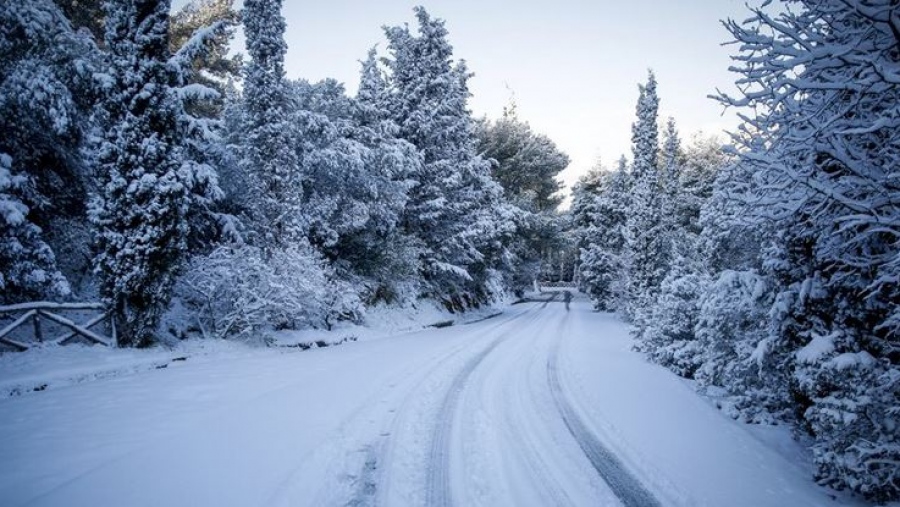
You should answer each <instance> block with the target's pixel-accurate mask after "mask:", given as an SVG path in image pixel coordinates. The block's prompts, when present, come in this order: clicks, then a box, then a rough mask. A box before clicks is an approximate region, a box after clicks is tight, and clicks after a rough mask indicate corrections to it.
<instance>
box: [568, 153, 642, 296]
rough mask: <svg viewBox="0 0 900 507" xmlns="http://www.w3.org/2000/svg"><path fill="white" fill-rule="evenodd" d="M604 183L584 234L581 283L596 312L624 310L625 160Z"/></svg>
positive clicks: (626, 214)
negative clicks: (622, 306) (622, 307)
mask: <svg viewBox="0 0 900 507" xmlns="http://www.w3.org/2000/svg"><path fill="white" fill-rule="evenodd" d="M602 181H603V183H602V185H601V186H600V188H598V189H597V191H596V192H597V195H596V196H595V198H594V201H593V205H592V207H591V209H590V211H589V214H590V219H589V220H588V222H587V225H586V227H585V228H584V229H583V232H582V233H581V235H582V237H583V241H584V243H583V246H582V247H581V250H580V258H581V280H582V285H583V290H584V291H585V292H587V293H588V294H589V295H590V296H591V300H592V301H593V302H594V307H595V308H597V309H598V310H616V309H619V308H621V305H622V299H623V296H624V294H623V292H624V289H625V287H624V284H623V283H624V280H623V274H624V273H623V262H624V259H623V258H622V256H623V253H624V252H623V250H624V247H625V226H626V224H627V218H628V203H629V202H630V199H629V193H630V190H631V189H630V180H629V174H628V165H627V161H626V160H625V157H622V158H621V159H620V160H619V163H618V167H617V168H616V170H615V171H613V172H611V173H605V174H604V176H603V180H602Z"/></svg>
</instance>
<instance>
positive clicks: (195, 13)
mask: <svg viewBox="0 0 900 507" xmlns="http://www.w3.org/2000/svg"><path fill="white" fill-rule="evenodd" d="M169 22H170V29H169V50H170V51H171V52H172V53H173V54H175V53H178V52H181V51H184V50H185V49H186V48H188V47H189V46H190V45H191V44H192V43H195V41H196V39H198V38H202V39H204V41H203V44H198V45H197V46H198V49H200V50H199V51H192V52H191V54H189V55H186V58H187V59H188V60H189V61H187V62H185V63H184V65H183V66H184V68H185V74H186V75H185V76H184V81H185V84H200V85H202V86H204V87H206V88H209V89H212V90H215V91H216V92H217V94H216V96H215V97H205V98H204V100H193V101H191V102H189V103H188V104H187V109H188V111H189V112H190V113H192V114H193V115H195V116H201V117H212V118H218V117H220V116H221V114H222V108H223V107H224V97H225V93H226V88H227V86H228V84H229V83H230V82H232V81H236V80H239V79H240V72H241V64H242V57H241V55H239V54H238V55H234V54H230V51H231V42H232V41H233V40H234V35H235V32H236V30H237V27H238V24H239V23H240V14H239V13H238V11H236V10H235V9H234V0H191V1H190V2H188V3H187V4H185V5H184V6H183V7H182V8H181V9H180V10H179V11H178V12H176V13H174V14H172V16H171V18H170V21H169Z"/></svg>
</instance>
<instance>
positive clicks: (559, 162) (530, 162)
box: [477, 105, 569, 212]
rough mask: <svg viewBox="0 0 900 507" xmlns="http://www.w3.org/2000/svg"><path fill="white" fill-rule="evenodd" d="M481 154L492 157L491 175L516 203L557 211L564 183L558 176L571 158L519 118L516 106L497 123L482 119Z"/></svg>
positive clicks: (526, 206)
mask: <svg viewBox="0 0 900 507" xmlns="http://www.w3.org/2000/svg"><path fill="white" fill-rule="evenodd" d="M477 137H478V145H477V150H478V153H479V154H480V155H481V156H482V157H484V158H485V159H489V160H493V161H494V162H496V163H495V164H494V167H493V170H492V175H493V177H494V179H495V180H496V181H497V182H498V183H500V185H501V186H502V187H503V190H504V193H505V195H506V197H507V199H509V200H510V201H512V202H513V203H514V204H516V205H517V206H519V207H521V208H523V209H527V210H530V211H537V212H545V211H550V212H552V211H555V210H556V208H557V207H558V206H559V205H560V203H562V197H561V196H560V195H559V191H560V190H561V189H562V184H561V183H560V182H559V181H558V180H557V179H556V178H557V176H558V175H559V173H561V172H562V171H563V170H565V168H566V167H568V165H569V157H568V156H567V155H566V154H565V153H563V152H562V151H560V150H559V148H558V147H557V146H556V144H555V143H554V142H553V141H552V140H551V139H550V138H548V137H547V136H545V135H543V134H539V133H537V132H535V131H534V130H532V128H531V126H530V125H529V124H528V123H527V122H524V121H522V120H520V119H519V118H518V116H517V113H516V108H515V105H512V106H510V107H507V108H505V109H504V112H503V116H502V117H501V118H500V119H498V120H497V121H494V122H489V121H487V120H483V121H480V122H479V124H478V128H477Z"/></svg>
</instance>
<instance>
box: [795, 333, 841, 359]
mask: <svg viewBox="0 0 900 507" xmlns="http://www.w3.org/2000/svg"><path fill="white" fill-rule="evenodd" d="M834 339H835V336H833V335H828V336H818V335H817V336H814V337H813V339H812V340H810V342H809V343H807V344H806V346H805V347H803V348H802V349H800V350H798V351H797V361H798V362H799V363H806V364H812V363H816V362H818V361H820V360H821V359H822V358H823V357H825V356H827V355H829V354H831V353H833V352H834Z"/></svg>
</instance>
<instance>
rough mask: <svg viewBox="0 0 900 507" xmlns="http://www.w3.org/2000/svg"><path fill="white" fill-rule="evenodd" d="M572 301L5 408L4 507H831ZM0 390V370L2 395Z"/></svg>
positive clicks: (223, 362)
mask: <svg viewBox="0 0 900 507" xmlns="http://www.w3.org/2000/svg"><path fill="white" fill-rule="evenodd" d="M630 347H631V341H630V339H629V337H628V330H627V328H626V326H625V325H624V324H622V323H621V322H620V321H618V320H617V319H616V318H615V317H614V316H611V315H607V314H599V313H594V312H592V311H591V310H590V305H589V303H587V302H586V301H583V300H577V299H576V301H574V302H573V303H572V305H571V310H567V309H566V307H565V306H564V305H563V304H562V303H561V302H554V303H550V304H541V303H527V304H522V305H516V306H513V307H511V308H509V309H507V310H506V311H505V312H504V313H503V314H502V315H500V316H498V317H496V318H493V319H489V320H485V321H482V322H478V323H474V324H469V325H464V326H455V327H449V328H444V329H431V330H427V331H420V332H414V333H409V334H405V335H402V336H395V337H390V338H385V339H379V340H371V341H364V342H358V343H350V344H346V345H343V346H340V347H335V348H328V349H313V350H309V351H305V352H299V351H295V350H290V351H287V352H286V351H283V350H281V351H274V350H255V351H248V352H247V353H245V354H242V355H240V356H233V357H230V358H228V359H222V358H216V359H209V360H197V361H185V362H179V363H177V364H175V363H173V364H172V366H171V367H169V368H165V369H160V370H151V371H145V372H142V373H134V374H130V375H126V376H120V377H116V378H107V379H99V380H95V381H92V382H87V383H83V384H79V385H73V386H70V387H63V388H57V389H51V390H48V391H46V392H40V393H33V394H29V395H26V396H21V397H11V398H7V399H3V400H0V505H3V506H9V507H13V506H25V505H35V506H38V505H48V506H65V507H77V506H90V507H102V506H116V507H120V506H169V507H174V506H216V507H224V506H241V507H245V506H292V507H293V506H305V505H308V506H322V505H334V506H345V505H384V506H416V505H428V506H449V505H459V506H470V505H471V506H474V505H484V506H501V505H509V506H529V505H534V506H551V505H560V506H565V505H586V506H605V505H609V506H617V505H625V506H654V505H677V506H694V505H709V506H719V505H728V506H753V507H763V506H784V505H790V506H794V507H802V506H818V505H835V504H836V502H835V501H834V500H833V499H832V498H831V497H830V496H829V495H828V494H827V492H826V491H825V490H822V489H820V488H818V487H817V486H815V485H814V484H813V483H812V481H811V480H810V477H809V475H808V471H807V470H806V468H804V467H803V466H802V465H800V464H797V463H793V462H791V461H790V460H789V459H788V458H786V457H785V454H783V453H779V452H776V451H775V450H773V448H771V447H770V446H769V445H767V444H766V443H764V442H763V441H761V440H759V439H758V438H756V436H754V434H752V433H750V432H749V431H747V429H746V428H745V427H743V426H741V425H740V424H738V423H736V422H734V421H732V420H730V419H728V418H726V417H724V416H723V415H722V414H721V413H720V412H719V411H717V410H716V409H715V408H714V407H713V406H712V405H711V404H709V403H708V402H706V401H704V400H703V399H702V398H700V397H698V395H697V394H696V393H695V392H694V391H693V390H692V389H691V387H690V386H689V385H687V384H686V383H685V382H684V381H682V380H680V379H678V378H677V377H675V376H674V375H672V374H671V373H669V372H667V371H665V370H663V369H662V368H659V367H657V366H654V365H651V364H649V363H647V362H646V361H645V360H644V359H643V358H642V357H640V356H639V355H638V354H636V353H635V352H632V351H631V349H630ZM2 376H3V371H2V370H0V378H2Z"/></svg>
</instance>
